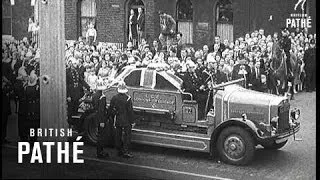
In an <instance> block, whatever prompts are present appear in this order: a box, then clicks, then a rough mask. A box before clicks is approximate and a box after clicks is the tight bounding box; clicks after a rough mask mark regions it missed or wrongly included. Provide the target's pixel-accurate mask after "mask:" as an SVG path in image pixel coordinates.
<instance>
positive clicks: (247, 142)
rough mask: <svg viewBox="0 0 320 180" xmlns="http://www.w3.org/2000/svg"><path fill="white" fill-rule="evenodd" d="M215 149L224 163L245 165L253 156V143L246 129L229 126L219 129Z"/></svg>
mask: <svg viewBox="0 0 320 180" xmlns="http://www.w3.org/2000/svg"><path fill="white" fill-rule="evenodd" d="M217 151H218V154H219V156H220V158H221V160H222V161H223V162H225V163H228V164H233V165H246V164H248V163H249V162H250V161H251V160H252V159H253V157H254V154H255V144H254V140H253V138H252V136H251V134H250V133H249V132H248V131H246V130H245V129H243V128H241V127H237V126H231V127H227V128H225V129H223V130H222V131H221V133H220V135H219V137H218V140H217Z"/></svg>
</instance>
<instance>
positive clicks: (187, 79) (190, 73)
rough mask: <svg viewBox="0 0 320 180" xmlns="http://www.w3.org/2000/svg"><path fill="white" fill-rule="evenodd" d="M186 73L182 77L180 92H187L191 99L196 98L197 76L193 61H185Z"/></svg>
mask: <svg viewBox="0 0 320 180" xmlns="http://www.w3.org/2000/svg"><path fill="white" fill-rule="evenodd" d="M186 66H187V72H185V73H184V75H183V76H182V80H183V83H182V90H183V91H186V92H189V93H191V94H192V96H193V97H195V96H196V92H197V86H198V75H197V74H196V72H195V68H196V64H195V63H194V62H193V61H191V60H190V61H187V65H186Z"/></svg>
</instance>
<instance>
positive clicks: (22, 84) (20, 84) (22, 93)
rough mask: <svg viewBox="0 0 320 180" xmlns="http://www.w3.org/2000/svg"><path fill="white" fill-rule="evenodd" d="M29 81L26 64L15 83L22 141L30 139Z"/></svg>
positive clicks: (19, 71)
mask: <svg viewBox="0 0 320 180" xmlns="http://www.w3.org/2000/svg"><path fill="white" fill-rule="evenodd" d="M27 83H28V75H27V72H26V70H25V67H24V66H21V67H20V68H19V70H18V76H17V81H16V83H15V84H14V89H15V93H16V94H17V97H18V102H19V106H18V110H17V111H18V130H19V137H20V141H23V142H26V141H28V131H27V129H26V126H27V124H26V116H27V107H28V105H27V99H26V98H27V96H26V86H27Z"/></svg>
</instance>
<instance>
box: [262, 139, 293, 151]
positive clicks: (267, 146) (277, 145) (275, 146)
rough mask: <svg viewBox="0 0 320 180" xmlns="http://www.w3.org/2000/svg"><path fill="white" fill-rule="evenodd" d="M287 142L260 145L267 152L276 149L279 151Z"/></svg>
mask: <svg viewBox="0 0 320 180" xmlns="http://www.w3.org/2000/svg"><path fill="white" fill-rule="evenodd" d="M287 142H288V140H286V141H284V142H281V143H276V142H275V141H274V142H272V143H270V144H262V146H263V147H264V148H265V149H268V150H277V149H280V148H282V147H283V146H284V145H286V144H287Z"/></svg>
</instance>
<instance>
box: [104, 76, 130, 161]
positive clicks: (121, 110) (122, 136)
mask: <svg viewBox="0 0 320 180" xmlns="http://www.w3.org/2000/svg"><path fill="white" fill-rule="evenodd" d="M127 92H128V89H127V88H126V84H125V83H124V82H119V85H118V94H117V95H115V96H113V97H112V99H111V102H110V107H109V109H108V114H110V115H111V117H112V118H113V119H114V121H115V122H114V125H115V128H116V134H115V141H116V142H115V143H116V148H117V150H118V156H122V157H125V158H132V157H133V155H132V154H131V153H130V152H129V146H130V142H131V129H132V127H133V126H134V125H135V124H134V121H133V120H134V113H133V107H132V100H131V97H130V96H129V95H127V94H126V93H127Z"/></svg>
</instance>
